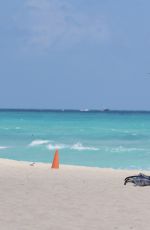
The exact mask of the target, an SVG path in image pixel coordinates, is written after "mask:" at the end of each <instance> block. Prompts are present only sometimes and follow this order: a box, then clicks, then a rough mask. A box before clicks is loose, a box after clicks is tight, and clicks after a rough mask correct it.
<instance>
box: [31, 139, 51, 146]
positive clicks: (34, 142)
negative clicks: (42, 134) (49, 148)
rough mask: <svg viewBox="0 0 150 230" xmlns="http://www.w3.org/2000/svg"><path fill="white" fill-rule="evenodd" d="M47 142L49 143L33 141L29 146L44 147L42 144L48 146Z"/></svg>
mask: <svg viewBox="0 0 150 230" xmlns="http://www.w3.org/2000/svg"><path fill="white" fill-rule="evenodd" d="M49 142H50V141H49V140H34V141H32V142H31V143H30V144H29V146H38V145H44V144H48V143H49Z"/></svg>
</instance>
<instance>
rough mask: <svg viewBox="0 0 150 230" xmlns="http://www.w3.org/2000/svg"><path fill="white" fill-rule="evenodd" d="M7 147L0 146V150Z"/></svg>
mask: <svg viewBox="0 0 150 230" xmlns="http://www.w3.org/2000/svg"><path fill="white" fill-rule="evenodd" d="M8 148H9V147H8V146H0V150H1V149H8Z"/></svg>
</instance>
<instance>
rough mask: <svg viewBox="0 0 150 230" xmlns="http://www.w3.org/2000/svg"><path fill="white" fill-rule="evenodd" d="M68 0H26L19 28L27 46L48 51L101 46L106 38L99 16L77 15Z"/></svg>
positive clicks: (102, 20) (83, 12)
mask: <svg viewBox="0 0 150 230" xmlns="http://www.w3.org/2000/svg"><path fill="white" fill-rule="evenodd" d="M68 2H69V1H68V0H67V1H66V0H25V9H24V10H25V14H24V17H23V22H22V23H21V24H22V25H21V26H22V27H24V28H25V30H26V32H27V39H26V40H27V43H28V45H32V46H38V47H42V48H48V47H52V46H54V47H55V46H56V47H57V46H58V47H62V46H64V45H65V46H66V45H67V46H70V45H73V44H76V43H80V42H84V41H88V42H98V43H99V42H102V41H103V40H105V39H107V37H108V30H107V25H106V23H105V22H104V18H103V17H102V16H101V15H94V14H93V13H90V12H87V11H86V10H84V11H82V12H81V11H78V10H77V9H76V8H75V6H74V5H72V4H69V3H68Z"/></svg>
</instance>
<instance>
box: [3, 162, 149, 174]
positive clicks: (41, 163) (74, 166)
mask: <svg viewBox="0 0 150 230" xmlns="http://www.w3.org/2000/svg"><path fill="white" fill-rule="evenodd" d="M1 163H3V164H5V163H8V164H14V165H15V164H16V165H30V164H32V163H34V166H35V165H36V166H37V165H39V166H44V165H45V166H49V167H50V168H51V165H52V162H34V161H22V160H13V159H8V158H0V164H1ZM65 168H66V169H67V168H68V169H71V168H72V169H73V168H74V169H82V170H102V171H117V172H135V173H138V172H140V171H141V172H143V173H150V170H145V169H136V168H135V169H127V168H125V169H122V168H101V167H97V166H84V165H70V164H61V163H60V167H59V170H60V169H65Z"/></svg>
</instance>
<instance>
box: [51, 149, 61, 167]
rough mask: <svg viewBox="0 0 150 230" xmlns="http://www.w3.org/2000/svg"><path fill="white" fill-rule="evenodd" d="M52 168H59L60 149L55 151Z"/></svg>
mask: <svg viewBox="0 0 150 230" xmlns="http://www.w3.org/2000/svg"><path fill="white" fill-rule="evenodd" d="M52 168H53V169H58V168H59V154H58V150H56V152H55V155H54V159H53V163H52Z"/></svg>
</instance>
